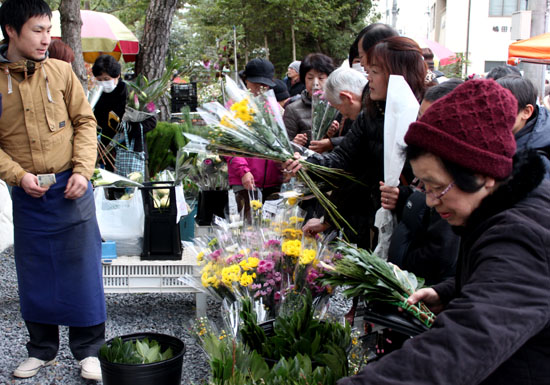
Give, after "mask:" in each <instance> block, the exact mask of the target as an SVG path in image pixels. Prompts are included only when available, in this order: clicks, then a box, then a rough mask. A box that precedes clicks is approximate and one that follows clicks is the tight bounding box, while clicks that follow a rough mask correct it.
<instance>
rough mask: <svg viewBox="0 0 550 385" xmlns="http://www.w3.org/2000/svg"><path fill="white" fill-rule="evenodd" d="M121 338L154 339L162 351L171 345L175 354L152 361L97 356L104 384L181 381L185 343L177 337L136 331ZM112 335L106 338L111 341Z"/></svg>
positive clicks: (173, 383) (176, 384)
mask: <svg viewBox="0 0 550 385" xmlns="http://www.w3.org/2000/svg"><path fill="white" fill-rule="evenodd" d="M120 338H121V339H122V341H123V342H126V341H134V340H141V339H143V338H148V339H149V340H156V341H157V342H158V343H159V345H160V346H161V351H163V352H164V351H165V350H166V349H168V348H172V352H173V353H174V357H172V358H170V359H169V360H165V361H160V362H154V363H152V364H137V365H129V364H115V363H112V362H109V361H106V360H105V359H104V358H101V357H99V362H100V363H101V376H102V377H103V385H152V384H158V385H161V384H162V385H180V384H181V371H182V366H183V355H184V354H185V345H184V343H183V341H181V340H180V339H179V338H176V337H172V336H169V335H166V334H157V333H136V334H129V335H125V336H121V337H120ZM112 342H113V339H110V340H109V341H107V344H108V345H109V344H111V343H112Z"/></svg>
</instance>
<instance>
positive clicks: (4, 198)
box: [0, 180, 13, 251]
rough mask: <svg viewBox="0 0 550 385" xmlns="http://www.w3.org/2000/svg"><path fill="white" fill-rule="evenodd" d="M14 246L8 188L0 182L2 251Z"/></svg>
mask: <svg viewBox="0 0 550 385" xmlns="http://www.w3.org/2000/svg"><path fill="white" fill-rule="evenodd" d="M11 245H13V216H12V207H11V196H10V193H9V191H8V186H7V185H6V183H5V182H4V181H3V180H0V251H4V249H6V248H7V247H9V246H11Z"/></svg>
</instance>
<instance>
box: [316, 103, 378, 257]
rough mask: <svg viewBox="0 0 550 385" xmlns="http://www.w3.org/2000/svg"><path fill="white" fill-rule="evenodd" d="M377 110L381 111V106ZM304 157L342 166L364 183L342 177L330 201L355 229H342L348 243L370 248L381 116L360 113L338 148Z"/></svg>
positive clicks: (376, 201)
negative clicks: (344, 230) (344, 231)
mask: <svg viewBox="0 0 550 385" xmlns="http://www.w3.org/2000/svg"><path fill="white" fill-rule="evenodd" d="M381 109H382V111H383V109H384V107H383V106H381ZM307 160H308V161H310V162H312V163H316V164H320V165H322V166H326V167H331V168H340V169H343V170H345V171H347V172H349V173H351V174H352V175H353V176H354V177H355V178H357V179H359V180H360V181H361V182H363V183H364V185H361V184H358V183H355V182H350V181H348V180H346V179H344V178H342V179H341V180H340V181H339V188H338V189H337V190H335V191H334V192H333V195H332V197H331V200H332V202H333V203H334V204H335V205H336V207H337V209H338V212H339V213H340V214H342V216H343V217H344V218H345V219H346V220H347V221H348V222H349V223H350V225H351V226H352V227H353V228H354V229H355V230H356V231H357V232H358V234H357V235H355V234H353V233H352V232H351V231H349V230H348V231H346V234H347V235H348V237H349V239H350V242H352V243H357V245H359V246H360V247H362V248H366V249H371V248H372V247H373V246H374V245H373V244H371V243H370V232H371V230H372V229H373V226H374V215H375V213H376V210H378V209H379V208H380V185H379V182H380V181H383V180H384V115H383V114H378V115H375V116H370V115H368V114H365V113H364V112H361V113H360V114H359V116H358V117H357V119H356V120H355V121H354V123H353V125H352V127H351V129H350V131H349V132H348V133H347V134H346V136H344V139H343V140H342V142H341V143H340V145H339V146H338V147H336V148H334V150H333V151H331V152H329V153H326V154H323V155H319V154H316V155H313V156H311V157H309V158H308V159H307ZM327 219H328V218H327Z"/></svg>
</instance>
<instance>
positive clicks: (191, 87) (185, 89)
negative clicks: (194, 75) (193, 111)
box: [170, 82, 197, 100]
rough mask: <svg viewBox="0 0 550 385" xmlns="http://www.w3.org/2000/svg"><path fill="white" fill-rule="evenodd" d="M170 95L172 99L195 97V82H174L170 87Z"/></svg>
mask: <svg viewBox="0 0 550 385" xmlns="http://www.w3.org/2000/svg"><path fill="white" fill-rule="evenodd" d="M170 96H171V98H172V100H174V99H193V98H194V99H196V98H197V83H196V82H191V83H174V84H172V86H171V87H170Z"/></svg>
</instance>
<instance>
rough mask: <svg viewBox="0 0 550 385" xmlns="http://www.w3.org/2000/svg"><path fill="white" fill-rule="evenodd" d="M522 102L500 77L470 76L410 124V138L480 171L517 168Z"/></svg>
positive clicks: (502, 173)
mask: <svg viewBox="0 0 550 385" xmlns="http://www.w3.org/2000/svg"><path fill="white" fill-rule="evenodd" d="M516 114H517V101H516V99H515V98H514V96H513V95H512V93H511V92H510V91H508V90H507V89H505V88H503V87H501V86H500V85H498V84H497V83H496V82H495V81H494V80H469V81H467V82H465V83H464V84H462V85H460V86H458V87H457V88H456V89H455V90H454V91H452V92H451V93H449V94H448V95H447V96H445V97H443V98H441V99H439V100H437V101H436V102H435V103H434V104H432V105H431V106H430V107H429V108H428V110H427V111H426V112H425V113H424V115H422V117H421V118H420V119H419V120H418V121H417V122H414V123H412V124H411V125H410V126H409V130H408V131H407V134H406V135H405V142H406V143H407V144H409V145H413V146H417V147H420V148H422V149H424V150H426V151H428V152H430V153H432V154H434V155H437V156H439V157H440V158H442V159H445V160H447V161H450V162H452V163H455V164H457V165H459V166H462V167H464V168H466V169H468V170H472V171H474V172H476V173H479V174H482V175H487V176H491V177H494V178H495V179H505V178H506V177H508V176H509V175H510V174H511V172H512V157H513V156H514V153H515V152H516V141H515V139H514V134H513V133H512V128H513V126H514V122H515V120H516Z"/></svg>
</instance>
